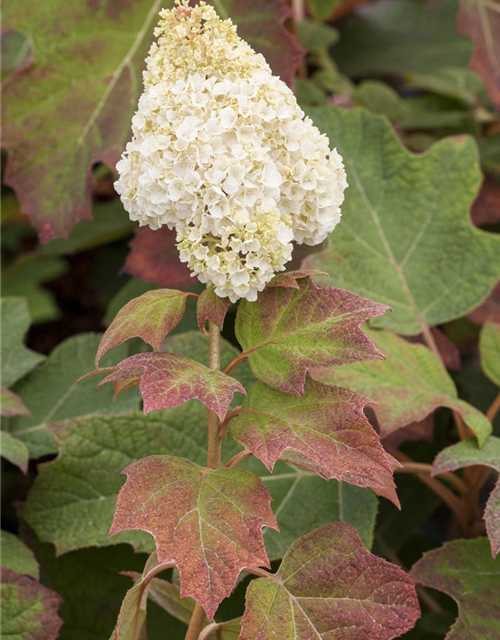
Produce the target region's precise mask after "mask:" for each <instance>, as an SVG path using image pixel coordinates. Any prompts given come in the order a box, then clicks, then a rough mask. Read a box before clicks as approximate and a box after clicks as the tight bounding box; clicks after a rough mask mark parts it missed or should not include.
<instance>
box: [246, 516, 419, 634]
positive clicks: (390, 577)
mask: <svg viewBox="0 0 500 640" xmlns="http://www.w3.org/2000/svg"><path fill="white" fill-rule="evenodd" d="M419 615H420V610H419V606H418V600H417V595H416V592H415V588H414V586H413V583H412V581H411V580H410V578H409V577H408V576H407V575H406V574H405V573H404V572H403V571H402V570H401V569H400V568H399V567H397V566H395V565H393V564H391V563H389V562H387V561H386V560H383V559H381V558H377V557H376V556H374V555H372V554H371V553H370V552H369V551H366V549H365V548H364V547H363V545H362V542H361V540H360V538H359V536H358V534H357V533H356V530H355V529H354V528H353V527H352V526H350V525H348V524H345V523H339V522H334V523H332V524H328V525H325V526H323V527H320V528H319V529H316V530H315V531H313V532H312V533H310V534H308V535H306V536H303V537H302V538H300V539H299V540H297V542H295V543H294V544H293V545H292V546H291V547H290V549H289V551H288V552H287V553H286V555H285V557H284V558H283V562H282V563H281V565H280V568H279V570H278V572H277V573H276V575H274V576H272V575H270V576H269V577H268V578H267V577H266V578H259V579H257V580H253V581H252V582H251V583H250V586H249V587H248V590H247V597H246V610H245V615H244V616H243V619H242V623H241V624H242V633H241V635H240V640H268V639H270V638H274V637H278V636H280V637H282V638H296V639H297V640H309V639H310V638H318V639H319V638H325V639H327V638H328V639H329V638H332V639H333V638H335V640H337V639H338V640H347V639H348V638H356V640H390V639H392V638H396V637H398V636H400V635H402V634H403V633H404V632H405V631H408V630H410V629H411V628H412V627H413V626H414V624H415V622H416V620H417V619H418V617H419Z"/></svg>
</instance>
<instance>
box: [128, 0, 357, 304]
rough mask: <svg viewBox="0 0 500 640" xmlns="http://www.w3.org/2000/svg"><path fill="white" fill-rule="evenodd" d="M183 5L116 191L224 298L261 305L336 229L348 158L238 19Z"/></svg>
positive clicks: (170, 23)
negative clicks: (290, 266) (306, 252)
mask: <svg viewBox="0 0 500 640" xmlns="http://www.w3.org/2000/svg"><path fill="white" fill-rule="evenodd" d="M176 5H177V6H176V7H175V8H174V9H171V10H163V11H162V12H161V13H160V16H161V20H160V23H159V26H158V27H157V29H156V31H155V35H156V36H157V38H158V42H157V43H154V44H153V45H152V47H151V50H150V52H149V56H148V58H147V60H146V62H147V69H146V71H145V72H144V92H143V94H142V96H141V98H140V100H139V106H138V111H137V113H136V114H135V115H134V117H133V120H132V132H133V137H132V141H131V142H129V143H128V145H127V147H126V150H125V153H124V154H123V156H122V159H121V160H120V162H119V163H118V165H117V171H118V173H119V179H118V181H117V182H116V183H115V187H116V190H117V192H118V193H119V194H120V196H121V199H122V202H123V205H124V207H125V209H126V210H127V211H128V212H129V215H130V218H131V219H132V220H137V221H138V222H139V224H140V225H149V226H150V227H151V228H152V229H159V228H160V227H161V226H163V225H167V226H168V227H169V228H171V229H175V230H176V231H177V242H178V247H179V251H180V257H181V260H182V261H184V262H187V264H188V266H189V267H190V269H191V270H192V271H193V272H194V273H195V274H196V275H197V276H198V278H199V279H200V280H201V281H202V282H208V283H213V284H214V285H215V288H216V292H217V294H218V295H220V296H228V297H229V298H231V300H233V301H235V300H237V299H238V298H246V299H247V300H255V298H256V296H257V293H258V292H259V291H262V290H263V289H264V287H265V285H266V283H267V282H269V280H271V278H272V277H273V276H274V274H275V273H276V272H278V271H282V270H283V269H284V268H285V264H286V262H288V260H290V257H291V253H292V241H295V242H298V243H306V244H311V245H313V244H317V243H319V242H322V241H323V240H324V239H325V238H326V236H327V235H328V233H329V232H330V231H332V230H333V229H334V227H335V226H336V225H337V224H338V222H339V220H340V205H341V204H342V201H343V198H344V190H345V188H346V186H347V182H346V177H345V172H344V167H343V164H342V159H341V157H340V156H339V154H338V153H337V152H336V151H335V150H334V151H331V150H330V149H329V146H328V140H327V138H326V136H324V135H322V134H320V132H319V131H318V129H317V128H316V127H315V126H314V125H313V123H312V121H311V120H310V119H309V118H307V117H305V115H304V113H303V111H302V110H301V109H300V107H299V106H298V104H297V101H296V99H295V96H294V95H293V93H292V92H291V90H290V89H289V88H288V87H287V86H286V85H285V84H284V83H283V82H282V81H281V80H280V79H279V78H277V77H276V76H273V75H272V72H271V69H270V68H269V66H268V64H267V63H266V61H265V60H264V58H263V56H262V55H260V54H257V53H256V52H255V51H253V49H252V48H251V47H250V45H248V44H247V43H246V42H244V41H243V40H241V38H239V37H238V35H237V32H236V27H235V26H234V25H233V24H232V22H231V20H222V19H220V18H219V17H218V16H217V14H216V12H215V10H214V9H213V8H212V7H211V6H208V5H206V4H205V3H204V2H200V4H199V5H198V6H196V7H193V8H192V7H190V6H189V4H188V0H182V1H180V0H178V1H177V2H176Z"/></svg>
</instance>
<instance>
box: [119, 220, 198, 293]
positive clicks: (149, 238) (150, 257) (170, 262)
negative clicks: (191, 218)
mask: <svg viewBox="0 0 500 640" xmlns="http://www.w3.org/2000/svg"><path fill="white" fill-rule="evenodd" d="M123 270H124V271H126V273H128V274H130V275H131V276H134V278H138V279H139V280H144V281H145V282H153V283H154V284H157V285H159V286H160V287H175V288H179V289H187V288H188V287H190V286H191V285H192V284H193V282H194V280H193V278H192V277H191V272H190V271H189V269H188V268H187V267H186V265H185V264H183V263H182V262H181V261H180V260H179V252H178V251H177V247H176V246H175V231H171V230H170V229H168V228H167V227H162V228H161V229H157V230H156V231H153V230H152V229H150V228H149V227H138V228H137V229H136V231H135V236H134V238H133V240H132V241H131V242H130V252H129V254H128V256H127V260H126V261H125V265H124V267H123Z"/></svg>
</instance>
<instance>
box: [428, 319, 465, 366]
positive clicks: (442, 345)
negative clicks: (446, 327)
mask: <svg viewBox="0 0 500 640" xmlns="http://www.w3.org/2000/svg"><path fill="white" fill-rule="evenodd" d="M431 333H432V337H433V338H434V342H435V343H436V346H437V348H438V351H439V353H440V355H441V359H442V360H443V363H444V366H445V367H446V368H447V369H449V370H450V371H460V370H461V369H462V363H461V361H460V350H459V348H458V347H457V345H456V344H455V343H454V342H452V341H451V340H450V339H449V338H448V336H447V335H446V333H444V332H443V331H441V329H438V328H437V327H432V329H431Z"/></svg>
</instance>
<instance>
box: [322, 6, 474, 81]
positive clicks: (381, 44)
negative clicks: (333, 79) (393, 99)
mask: <svg viewBox="0 0 500 640" xmlns="http://www.w3.org/2000/svg"><path fill="white" fill-rule="evenodd" d="M457 8H458V7H457V2H456V1H455V0H442V1H441V2H436V3H433V4H427V3H425V2H421V1H420V0H382V1H381V2H376V3H371V4H370V5H369V6H366V7H363V10H362V11H359V12H355V13H352V14H351V15H350V16H348V17H347V18H346V19H345V21H344V23H343V25H342V30H341V39H340V42H339V43H338V44H337V45H336V46H335V47H334V48H333V49H332V56H333V59H334V60H335V62H336V63H337V64H338V65H339V67H340V70H341V71H342V73H344V74H345V75H348V76H351V77H352V76H354V77H359V76H369V75H377V76H381V75H396V74H407V73H412V72H414V73H426V72H427V71H434V70H435V69H436V68H440V67H466V66H467V63H468V61H469V58H470V55H471V53H472V49H473V43H472V42H471V41H470V40H469V38H466V37H464V36H462V35H458V34H457V31H456V23H457Z"/></svg>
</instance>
